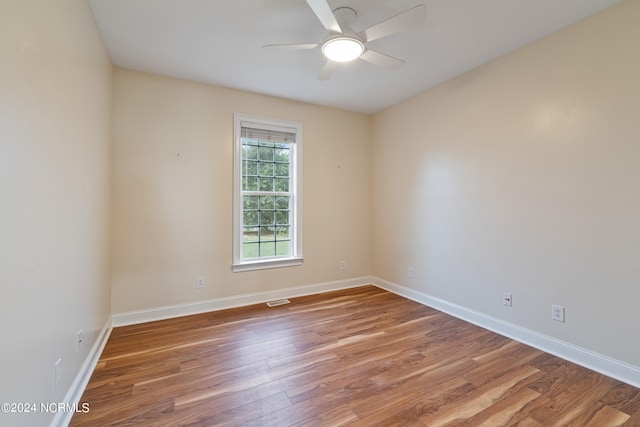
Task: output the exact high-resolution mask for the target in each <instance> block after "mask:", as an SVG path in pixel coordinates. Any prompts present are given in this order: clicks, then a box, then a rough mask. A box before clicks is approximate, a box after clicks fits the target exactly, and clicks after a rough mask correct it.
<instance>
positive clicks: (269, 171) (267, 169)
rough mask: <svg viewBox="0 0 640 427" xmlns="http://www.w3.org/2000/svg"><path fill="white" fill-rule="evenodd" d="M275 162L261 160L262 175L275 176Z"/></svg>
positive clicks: (260, 169)
mask: <svg viewBox="0 0 640 427" xmlns="http://www.w3.org/2000/svg"><path fill="white" fill-rule="evenodd" d="M274 164H275V163H265V162H260V163H259V165H258V172H259V174H260V176H273V172H274V167H273V165H274Z"/></svg>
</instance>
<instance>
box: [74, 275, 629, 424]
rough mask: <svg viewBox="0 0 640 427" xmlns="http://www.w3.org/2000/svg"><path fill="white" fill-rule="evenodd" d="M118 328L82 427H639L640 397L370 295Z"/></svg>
mask: <svg viewBox="0 0 640 427" xmlns="http://www.w3.org/2000/svg"><path fill="white" fill-rule="evenodd" d="M290 300H291V304H287V305H281V306H278V307H273V308H269V307H267V306H266V305H264V304H259V305H253V306H247V307H238V308H234V309H229V310H221V311H216V312H211V313H203V314H198V315H194V316H186V317H181V318H176V319H168V320H162V321H157V322H150V323H147V324H140V325H132V326H126V327H121V328H115V329H114V330H113V332H112V334H111V336H110V338H109V341H108V343H107V345H106V347H105V349H104V351H103V353H102V355H101V357H100V360H99V361H98V364H97V365H96V368H95V370H94V372H93V375H92V377H91V380H90V381H89V384H88V385H87V387H86V389H85V392H84V395H83V397H82V399H81V402H86V403H89V405H90V411H89V412H88V413H86V414H85V413H78V414H75V415H74V417H73V419H72V421H71V425H72V426H124V425H131V426H133V425H144V426H151V427H155V426H194V427H195V426H203V427H204V426H213V425H216V426H240V425H243V426H261V427H262V426H277V427H281V426H332V427H333V426H342V425H345V426H366V427H371V426H384V427H388V426H403V427H406V426H409V427H410V426H415V427H424V426H451V425H456V426H474V427H475V426H491V427H493V426H501V425H504V426H520V427H541V426H545V427H546V426H556V425H557V426H560V425H562V426H571V427H576V426H597V427H606V426H617V425H625V426H640V390H638V389H637V388H634V387H632V386H629V385H627V384H623V383H621V382H619V381H616V380H613V379H611V378H608V377H605V376H603V375H600V374H597V373H595V372H592V371H590V370H588V369H586V368H583V367H580V366H577V365H575V364H573V363H570V362H567V361H564V360H562V359H559V358H557V357H555V356H552V355H549V354H546V353H543V352H541V351H540V350H537V349H534V348H531V347H528V346H526V345H524V344H521V343H518V342H515V341H512V340H510V339H508V338H505V337H503V336H500V335H498V334H495V333H493V332H490V331H487V330H485V329H482V328H480V327H478V326H475V325H471V324H469V323H467V322H464V321H462V320H460V319H456V318H454V317H452V316H449V315H447V314H444V313H441V312H439V311H437V310H435V309H433V308H430V307H426V306H423V305H421V304H418V303H415V302H413V301H410V300H407V299H404V298H402V297H399V296H397V295H394V294H391V293H389V292H386V291H384V290H381V289H379V288H377V287H374V286H363V287H359V288H354V289H348V290H343V291H335V292H328V293H324V294H318V295H308V296H304V297H300V298H291V299H290Z"/></svg>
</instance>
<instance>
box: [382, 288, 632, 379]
mask: <svg viewBox="0 0 640 427" xmlns="http://www.w3.org/2000/svg"><path fill="white" fill-rule="evenodd" d="M371 282H372V283H373V284H374V285H376V286H378V287H379V288H382V289H385V290H387V291H389V292H393V293H394V294H397V295H400V296H403V297H405V298H408V299H410V300H413V301H416V302H419V303H421V304H424V305H426V306H429V307H432V308H435V309H436V310H440V311H442V312H444V313H447V314H450V315H452V316H454V317H457V318H459V319H462V320H466V321H467V322H469V323H473V324H474V325H478V326H480V327H483V328H485V329H489V330H490V331H493V332H496V333H498V334H500V335H504V336H506V337H508V338H511V339H513V340H516V341H519V342H521V343H524V344H527V345H530V346H531V347H535V348H537V349H539V350H542V351H545V352H547V353H550V354H553V355H555V356H558V357H560V358H562V359H565V360H568V361H570V362H573V363H576V364H578V365H581V366H584V367H585V368H588V369H591V370H593V371H596V372H599V373H601V374H604V375H607V376H609V377H612V378H615V379H617V380H620V381H622V382H625V383H627V384H630V385H632V386H634V387H640V367H638V366H634V365H631V364H628V363H625V362H622V361H619V360H616V359H613V358H611V357H609V356H605V355H603V354H599V353H596V352H594V351H591V350H588V349H585V348H582V347H578V346H576V345H573V344H571V343H568V342H565V341H561V340H558V339H556V338H553V337H550V336H548V335H544V334H541V333H539V332H536V331H533V330H531V329H527V328H523V327H521V326H518V325H515V324H513V323H509V322H505V321H504V320H502V319H498V318H496V317H493V316H488V315H486V314H483V313H480V312H478V311H475V310H471V309H468V308H466V307H462V306H460V305H457V304H452V303H450V302H448V301H444V300H442V299H439V298H435V297H432V296H430V295H427V294H424V293H422V292H419V291H416V290H414V289H410V288H407V287H405V286H401V285H398V284H395V283H391V282H388V281H386V280H383V279H380V278H377V277H373V278H371Z"/></svg>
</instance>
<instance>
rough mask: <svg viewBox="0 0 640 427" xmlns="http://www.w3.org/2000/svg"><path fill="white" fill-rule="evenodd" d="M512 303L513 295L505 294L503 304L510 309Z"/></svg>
mask: <svg viewBox="0 0 640 427" xmlns="http://www.w3.org/2000/svg"><path fill="white" fill-rule="evenodd" d="M512 302H513V299H512V298H511V294H510V293H509V292H503V293H502V304H504V305H508V306H509V307H511V304H512Z"/></svg>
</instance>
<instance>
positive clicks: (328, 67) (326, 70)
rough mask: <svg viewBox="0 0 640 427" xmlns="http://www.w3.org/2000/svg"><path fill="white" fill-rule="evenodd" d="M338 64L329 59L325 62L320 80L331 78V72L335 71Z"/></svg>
mask: <svg viewBox="0 0 640 427" xmlns="http://www.w3.org/2000/svg"><path fill="white" fill-rule="evenodd" d="M337 65H338V63H337V62H333V61H327V63H326V64H324V67H322V70H320V74H318V80H329V77H331V73H333V70H335V69H336V66H337Z"/></svg>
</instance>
